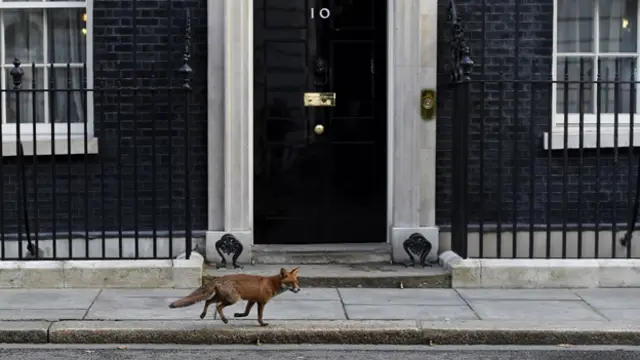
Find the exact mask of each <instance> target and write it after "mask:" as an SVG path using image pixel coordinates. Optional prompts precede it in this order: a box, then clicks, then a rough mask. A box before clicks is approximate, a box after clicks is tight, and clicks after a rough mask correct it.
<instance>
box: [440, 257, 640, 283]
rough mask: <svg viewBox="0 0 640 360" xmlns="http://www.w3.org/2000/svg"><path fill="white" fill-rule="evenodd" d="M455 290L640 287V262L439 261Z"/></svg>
mask: <svg viewBox="0 0 640 360" xmlns="http://www.w3.org/2000/svg"><path fill="white" fill-rule="evenodd" d="M439 261H440V263H441V265H442V266H443V267H444V268H445V269H448V270H450V271H451V287H453V288H503V289H505V288H513V289H533V288H592V287H640V259H462V258H461V257H460V256H458V255H457V254H456V253H454V252H452V251H445V252H444V253H442V254H441V255H440V257H439Z"/></svg>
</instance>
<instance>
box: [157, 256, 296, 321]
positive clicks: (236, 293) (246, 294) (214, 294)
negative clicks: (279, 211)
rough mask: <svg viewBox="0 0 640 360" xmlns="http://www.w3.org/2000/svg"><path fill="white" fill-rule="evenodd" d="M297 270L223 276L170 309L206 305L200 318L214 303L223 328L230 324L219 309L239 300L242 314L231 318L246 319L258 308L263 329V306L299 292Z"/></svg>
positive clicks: (236, 314) (175, 302)
mask: <svg viewBox="0 0 640 360" xmlns="http://www.w3.org/2000/svg"><path fill="white" fill-rule="evenodd" d="M299 272H300V268H295V269H293V270H291V271H287V270H286V269H280V273H279V274H277V275H274V276H258V275H248V274H233V275H225V276H221V277H219V278H216V279H214V280H213V281H211V282H210V283H207V284H205V285H202V286H201V287H200V288H198V289H196V290H195V291H194V292H192V293H191V294H189V295H187V296H186V297H184V298H182V299H180V300H177V301H174V302H173V303H171V305H169V307H170V308H179V307H185V306H191V305H193V304H195V303H197V302H200V301H205V300H206V302H205V304H204V309H203V310H202V313H201V314H200V318H201V319H204V317H205V316H206V315H207V310H208V308H209V305H211V304H213V303H215V304H216V310H217V311H218V314H219V315H220V319H221V320H222V321H223V322H224V323H225V324H226V323H228V322H229V321H228V320H227V318H226V317H225V316H224V314H223V313H222V309H224V308H225V307H227V306H229V305H233V304H235V303H236V302H238V300H240V299H242V300H247V306H246V308H245V310H244V313H235V314H234V315H233V316H234V317H237V318H238V317H246V316H247V315H249V312H250V311H251V308H252V307H253V305H255V304H258V323H260V325H262V326H267V325H269V324H267V323H265V322H263V321H262V315H263V312H264V306H265V305H266V304H267V302H269V300H271V299H273V298H274V297H275V296H276V295H278V294H281V293H283V292H284V291H287V290H289V291H292V292H294V293H297V292H298V291H300V287H299V285H298V273H299Z"/></svg>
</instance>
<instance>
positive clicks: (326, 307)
mask: <svg viewBox="0 0 640 360" xmlns="http://www.w3.org/2000/svg"><path fill="white" fill-rule="evenodd" d="M246 304H247V302H246V301H238V302H237V303H235V304H233V305H231V306H229V307H226V308H225V309H224V315H225V316H226V317H227V319H233V314H234V313H243V312H244V309H245V306H246ZM264 309H265V310H264V314H263V316H264V319H265V320H272V319H275V320H305V319H307V320H346V316H345V315H344V308H343V307H342V303H341V302H340V301H333V300H310V301H309V300H296V301H289V300H282V299H279V298H276V299H274V300H272V301H270V302H269V303H268V304H267V305H266V306H265V308H264ZM200 311H201V309H198V311H197V314H192V316H193V315H196V316H199V315H200ZM209 312H210V314H209V316H208V318H212V314H211V313H212V312H214V308H213V307H211V308H209ZM248 318H249V319H254V321H255V319H257V318H258V306H257V305H255V306H254V307H253V309H251V313H249V316H248Z"/></svg>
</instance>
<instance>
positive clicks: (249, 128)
mask: <svg viewBox="0 0 640 360" xmlns="http://www.w3.org/2000/svg"><path fill="white" fill-rule="evenodd" d="M233 1H234V2H233V3H232V0H227V1H225V3H224V6H225V9H224V11H225V25H224V26H225V32H224V49H225V50H224V52H225V54H224V63H225V66H224V99H225V100H224V101H225V107H224V122H225V126H224V136H223V139H224V140H223V141H224V160H223V162H224V164H223V168H224V200H223V207H224V219H223V224H224V226H223V230H224V231H225V232H230V233H233V234H234V235H235V234H241V233H245V232H247V233H249V234H250V233H251V232H252V231H253V216H254V213H253V211H254V209H253V197H254V189H253V185H254V184H253V165H254V159H253V147H254V144H253V137H254V136H253V135H254V134H253V121H254V109H253V91H254V84H253V51H254V44H253V2H252V1H250V0H233ZM395 1H396V0H387V3H388V6H389V8H388V11H387V12H388V19H387V20H388V22H387V31H388V34H387V42H388V43H387V71H388V72H387V81H388V84H387V100H388V104H387V106H388V110H387V129H388V130H387V131H388V134H387V204H386V206H387V224H388V227H389V229H388V231H387V234H386V235H387V238H386V242H387V243H390V242H391V224H392V221H393V159H394V141H393V139H394V122H393V114H394V103H393V101H394V91H393V87H394V71H393V70H394V63H393V57H394V53H393V46H394V34H395V31H394V21H393V19H394V11H395V6H394V5H395ZM209 6H211V4H209ZM237 13H242V14H243V15H244V18H243V19H242V20H241V23H237V21H238V19H237ZM245 21H246V23H244V22H245ZM238 36H239V37H240V39H241V40H240V41H237V40H238ZM245 46H246V49H245V48H243V47H245ZM209 51H212V49H211V48H210V49H209ZM238 51H240V52H241V54H242V56H241V57H242V58H241V59H238V56H239V55H238ZM238 61H242V64H241V65H240V64H238V63H237V62H238ZM229 64H233V65H232V66H229ZM240 69H248V70H247V71H248V72H249V74H238V73H237V72H240ZM243 72H244V71H243ZM238 86H245V87H246V89H247V90H244V91H246V92H243V93H242V95H243V96H238V90H237V89H238V88H237V87H238ZM239 97H240V98H241V97H247V99H239ZM238 103H242V106H243V109H242V110H240V109H238V108H237V106H238V105H237V104H238ZM243 116H246V118H242V119H240V118H239V117H243ZM245 121H248V123H246V124H238V122H241V123H242V122H245ZM246 132H249V133H248V134H247V133H246ZM239 134H241V136H239ZM238 140H241V141H243V142H244V141H248V142H249V143H248V144H246V145H245V146H242V147H241V149H240V152H239V153H238V152H237V150H238V144H237V141H238ZM234 151H236V152H235V153H234ZM210 156H211V155H210ZM244 159H246V161H247V165H248V166H247V167H246V172H245V170H244V167H243V164H242V162H243V160H244ZM238 161H239V162H240V163H238ZM237 182H240V183H244V184H248V191H247V197H246V198H244V197H242V196H241V195H242V194H241V192H242V191H243V190H242V187H243V184H238V183H237ZM213 191H215V190H213ZM238 192H240V193H238ZM238 195H240V197H238ZM209 201H210V202H211V201H212V200H211V198H210V199H209ZM240 202H248V204H247V207H246V208H244V209H242V206H241V205H238V203H240ZM234 204H235V205H234ZM212 206H218V205H217V204H211V203H210V204H209V209H211V208H212ZM238 206H240V210H238V208H237V207H238ZM238 216H239V217H238ZM245 216H248V217H249V219H245V218H244V217H245ZM210 223H211V221H210ZM238 226H241V227H242V228H239V227H238ZM209 230H218V229H209ZM210 232H211V231H210ZM214 232H215V231H213V232H211V233H212V234H213V233H214ZM212 240H213V239H212ZM216 240H217V239H216ZM246 240H247V241H246V244H245V245H247V244H251V245H252V244H253V237H252V236H248V238H247V239H246Z"/></svg>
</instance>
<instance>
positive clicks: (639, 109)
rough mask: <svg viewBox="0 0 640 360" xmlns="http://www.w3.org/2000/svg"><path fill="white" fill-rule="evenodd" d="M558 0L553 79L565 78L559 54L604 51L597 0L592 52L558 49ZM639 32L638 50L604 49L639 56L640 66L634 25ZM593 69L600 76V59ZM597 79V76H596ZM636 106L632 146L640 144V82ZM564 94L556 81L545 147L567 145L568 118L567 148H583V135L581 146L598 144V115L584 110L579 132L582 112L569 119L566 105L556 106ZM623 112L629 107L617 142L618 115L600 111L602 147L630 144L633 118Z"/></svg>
mask: <svg viewBox="0 0 640 360" xmlns="http://www.w3.org/2000/svg"><path fill="white" fill-rule="evenodd" d="M558 1H559V0H554V1H553V50H552V64H551V74H552V79H553V80H554V81H562V80H563V79H558V78H557V74H558V58H566V57H568V58H571V57H575V58H581V57H582V58H586V57H591V58H593V59H595V58H596V56H600V57H603V56H602V54H600V53H599V47H600V42H599V38H600V36H599V33H600V28H599V25H600V16H599V1H598V0H595V19H594V24H593V27H594V29H593V43H594V44H593V52H587V53H584V52H573V53H559V52H558V44H557V41H558ZM638 24H640V3H639V4H638V13H637V14H636V27H637V26H638ZM635 30H636V32H638V34H637V37H636V39H637V45H636V52H635V53H628V52H627V53H604V54H606V57H607V58H622V57H627V58H636V69H640V31H639V30H638V29H635ZM593 64H594V65H593V72H594V79H596V78H597V75H598V74H597V71H598V69H597V63H596V62H594V63H593ZM636 80H637V81H640V73H636ZM594 81H595V80H594ZM592 94H593V97H594V98H593V103H594V104H595V103H596V99H597V98H596V96H597V87H596V84H595V82H594V85H593V91H592ZM635 95H636V107H635V110H636V112H635V114H634V119H633V127H634V129H633V135H634V136H633V146H640V86H637V87H636V94H635ZM558 96H562V94H558V84H557V83H556V84H554V85H553V87H552V91H551V98H552V99H551V100H552V110H551V112H552V113H551V116H552V128H551V129H550V132H546V133H544V137H543V146H544V148H545V149H547V150H549V149H564V148H565V146H564V131H565V121H566V120H568V121H567V122H568V124H567V129H568V131H567V132H568V136H567V137H568V144H567V148H570V149H578V148H580V137H581V136H582V138H583V144H582V148H595V147H597V145H598V129H597V115H596V114H595V113H594V114H588V113H585V114H583V125H584V126H583V133H582V134H580V114H579V113H569V114H568V117H567V119H565V115H564V113H563V109H558V108H557V97H558ZM595 106H600V104H595ZM622 112H628V109H621V110H620V113H619V114H618V139H617V143H616V141H615V139H614V124H615V120H614V118H615V116H614V114H612V113H601V114H600V134H599V136H600V139H599V140H600V147H601V148H611V147H614V146H616V145H617V146H618V147H628V146H629V140H630V139H629V137H630V136H629V135H630V133H629V132H630V131H629V130H630V126H629V123H630V120H631V116H630V115H629V114H628V113H627V114H624V113H622ZM549 136H551V137H552V138H551V140H552V144H551V147H549Z"/></svg>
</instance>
